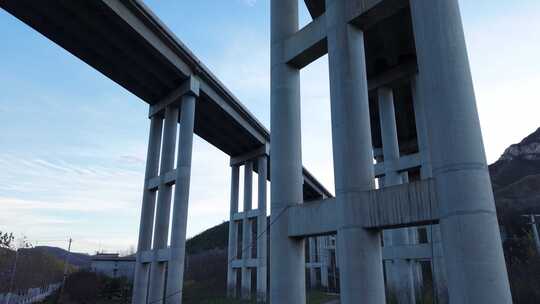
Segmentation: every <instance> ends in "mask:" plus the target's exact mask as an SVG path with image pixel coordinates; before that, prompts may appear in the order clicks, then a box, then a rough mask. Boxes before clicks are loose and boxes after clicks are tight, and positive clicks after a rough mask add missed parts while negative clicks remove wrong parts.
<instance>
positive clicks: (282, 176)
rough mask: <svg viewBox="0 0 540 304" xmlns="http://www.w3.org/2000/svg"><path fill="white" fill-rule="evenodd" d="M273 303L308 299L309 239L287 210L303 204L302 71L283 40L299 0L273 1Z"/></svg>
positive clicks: (295, 21) (293, 21) (293, 29)
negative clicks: (292, 224) (298, 234)
mask: <svg viewBox="0 0 540 304" xmlns="http://www.w3.org/2000/svg"><path fill="white" fill-rule="evenodd" d="M270 7H271V9H270V10H271V21H270V22H271V32H270V36H271V41H270V43H271V63H270V66H271V71H270V79H271V80H270V82H271V85H270V90H271V91H270V104H271V111H270V114H271V115H270V116H271V122H270V126H271V129H272V133H271V140H270V143H271V146H270V151H271V153H272V159H271V163H270V167H271V170H270V171H271V172H272V173H271V174H272V183H271V186H270V189H271V203H270V208H271V216H270V222H271V223H272V225H271V226H270V259H271V261H270V265H271V269H270V302H271V303H281V304H289V303H290V304H293V303H305V302H306V291H305V285H306V284H305V265H304V264H305V256H304V240H303V239H294V238H289V237H288V230H289V229H288V228H289V220H288V216H287V212H288V209H289V208H290V207H291V206H294V205H298V204H302V202H303V197H302V184H303V179H302V148H301V143H302V141H301V135H300V134H301V132H300V125H301V124H300V121H301V118H300V71H299V70H298V69H297V68H294V67H292V66H290V65H289V64H287V62H285V61H284V58H283V53H284V52H285V50H284V41H285V40H286V39H287V38H289V37H290V36H291V35H293V34H294V33H296V32H297V31H298V1H297V0H272V1H271V3H270Z"/></svg>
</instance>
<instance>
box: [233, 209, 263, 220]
mask: <svg viewBox="0 0 540 304" xmlns="http://www.w3.org/2000/svg"><path fill="white" fill-rule="evenodd" d="M263 213H264V214H265V215H266V212H264V210H261V209H254V210H248V211H244V212H237V213H235V214H233V216H232V220H233V221H240V220H243V219H244V218H248V219H253V218H256V217H259V216H260V215H261V214H263Z"/></svg>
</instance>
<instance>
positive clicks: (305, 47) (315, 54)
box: [283, 15, 328, 69]
mask: <svg viewBox="0 0 540 304" xmlns="http://www.w3.org/2000/svg"><path fill="white" fill-rule="evenodd" d="M283 43H284V48H283V49H284V55H283V56H284V57H285V62H287V63H289V64H291V65H292V66H294V67H296V68H298V69H301V68H303V67H305V66H307V65H308V64H310V63H311V62H313V61H315V60H317V59H318V58H320V57H321V56H324V54H326V53H327V52H328V48H327V47H328V46H327V41H326V15H322V16H320V17H318V18H316V19H314V20H313V21H311V22H310V23H309V24H308V25H306V26H305V27H303V28H302V29H301V30H300V31H298V32H296V33H295V34H294V35H292V36H291V37H290V38H288V39H287V40H285V41H284V42H283Z"/></svg>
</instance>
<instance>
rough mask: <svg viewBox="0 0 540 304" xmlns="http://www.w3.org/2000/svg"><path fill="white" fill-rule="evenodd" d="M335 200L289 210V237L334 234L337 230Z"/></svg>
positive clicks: (326, 200) (311, 203)
mask: <svg viewBox="0 0 540 304" xmlns="http://www.w3.org/2000/svg"><path fill="white" fill-rule="evenodd" d="M336 204H337V203H336V199H335V198H329V199H324V200H321V201H315V202H310V203H309V204H302V205H298V206H294V207H291V208H289V211H288V213H289V214H288V216H289V236H291V237H301V236H309V235H324V234H332V233H335V232H336V230H337V211H336V209H337V205H336Z"/></svg>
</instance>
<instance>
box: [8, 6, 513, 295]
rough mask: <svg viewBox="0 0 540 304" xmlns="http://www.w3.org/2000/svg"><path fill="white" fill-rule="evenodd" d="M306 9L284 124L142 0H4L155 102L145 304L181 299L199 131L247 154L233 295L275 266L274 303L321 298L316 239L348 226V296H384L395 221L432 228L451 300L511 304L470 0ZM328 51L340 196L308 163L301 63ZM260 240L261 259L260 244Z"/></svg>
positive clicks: (295, 36)
mask: <svg viewBox="0 0 540 304" xmlns="http://www.w3.org/2000/svg"><path fill="white" fill-rule="evenodd" d="M305 3H306V5H307V7H308V9H309V12H310V13H311V16H312V17H313V20H312V21H311V22H310V23H309V24H308V25H306V26H305V27H303V28H302V29H300V28H299V20H298V19H299V16H298V0H271V1H270V7H271V71H270V73H271V101H270V102H271V126H272V133H271V134H270V132H268V131H267V130H266V129H265V128H264V127H263V125H262V124H261V123H259V122H258V121H257V120H256V118H254V116H253V115H251V114H250V113H249V112H248V111H247V109H245V108H244V107H243V106H242V104H241V103H240V102H239V101H238V100H237V99H236V98H235V97H234V96H233V95H232V93H231V92H229V91H228V90H227V88H225V86H224V85H223V84H221V83H220V82H219V80H218V79H217V78H216V77H215V76H214V75H213V74H212V73H211V72H210V71H209V70H208V68H206V67H205V66H204V65H203V64H202V63H201V62H200V61H199V60H198V59H197V58H196V57H195V55H194V54H192V53H191V52H190V51H189V50H188V49H187V48H186V47H185V46H184V45H183V44H182V42H181V41H180V40H179V39H177V38H176V37H175V36H174V34H172V32H171V31H170V30H169V29H167V27H166V26H165V25H164V24H163V23H162V22H161V21H160V20H159V19H158V18H157V17H156V16H155V15H153V13H152V12H151V10H150V9H149V8H148V7H146V6H145V5H144V4H143V3H142V2H141V1H138V0H95V1H68V0H50V1H32V0H0V7H2V8H3V9H5V10H6V11H8V12H10V13H11V14H13V15H14V16H16V17H17V18H19V19H20V20H21V21H23V22H24V23H26V24H28V25H29V26H31V27H32V28H34V29H35V30H37V31H39V32H40V33H42V34H43V35H44V36H46V37H48V38H49V39H51V40H52V41H54V42H55V43H57V44H58V45H60V46H61V47H63V48H65V49H66V50H67V51H69V52H71V53H72V54H74V55H75V56H77V57H78V58H80V59H81V60H83V61H84V62H86V63H87V64H89V65H90V66H92V67H93V68H95V69H96V70H98V71H100V72H101V73H103V74H104V75H106V76H107V77H109V78H110V79H112V80H113V81H115V82H117V83H118V84H120V85H121V86H122V87H124V88H125V89H127V90H129V91H130V92H132V93H133V94H135V95H136V96H138V97H139V98H140V99H142V100H143V101H145V102H146V103H148V105H149V115H148V116H149V119H150V138H149V145H148V156H147V166H146V175H145V185H144V187H145V188H144V194H143V205H142V214H141V224H140V230H139V243H138V253H137V269H136V278H135V286H134V294H133V303H136V304H138V303H164V302H166V303H181V301H182V299H181V295H182V282H183V271H184V269H183V268H184V256H185V237H186V225H187V207H188V201H189V186H190V174H191V155H192V141H193V134H197V135H199V136H200V137H201V138H203V139H204V140H206V141H207V142H209V143H210V144H212V145H214V146H216V147H217V148H219V149H220V150H222V151H223V152H224V153H226V154H228V155H230V156H231V163H230V164H231V176H232V179H231V181H232V182H231V202H230V203H231V213H230V217H231V222H230V223H231V224H230V235H229V242H230V244H229V258H230V259H231V262H230V263H229V274H228V278H227V280H228V284H229V288H230V290H232V289H233V288H235V287H236V286H238V283H239V282H238V280H240V281H241V282H242V289H243V290H244V289H246V288H251V287H249V286H248V285H247V284H246V282H247V281H248V278H250V276H251V275H252V272H251V271H252V269H257V292H258V294H260V298H259V299H260V300H263V301H264V300H265V299H266V289H267V282H266V276H267V275H266V271H267V269H266V268H267V265H270V268H269V269H268V271H269V272H270V275H269V277H270V282H269V284H268V285H269V291H270V293H269V298H270V302H271V303H276V304H297V303H305V302H306V294H305V271H306V270H305V267H306V265H305V252H304V250H305V243H304V240H305V239H306V238H309V237H313V236H321V235H330V234H337V254H338V256H339V257H338V259H339V263H340V289H341V303H344V304H353V303H355V304H356V303H369V304H383V303H386V298H385V280H384V274H383V263H382V258H383V251H382V245H381V244H382V243H383V241H382V234H383V230H386V229H392V230H388V231H385V232H384V234H385V236H384V243H385V244H384V246H385V247H386V246H387V245H388V243H390V244H393V245H398V246H402V245H407V244H410V239H409V238H410V237H411V229H415V228H413V227H417V226H422V225H432V227H435V231H436V233H437V235H438V234H440V239H441V243H442V249H441V251H442V252H444V254H443V255H444V263H443V264H444V265H445V266H444V267H445V272H446V275H447V285H448V292H449V299H450V303H455V304H458V303H460V304H461V303H463V304H472V303H495V304H499V303H500V304H502V303H511V302H512V300H511V295H510V289H509V284H508V278H507V273H506V267H505V264H504V257H503V253H502V247H501V240H500V235H499V231H498V225H497V218H496V212H495V206H494V200H493V194H492V192H491V185H490V179H489V174H488V171H487V165H486V159H485V155H484V148H483V143H482V136H481V132H480V125H479V120H478V114H477V110H476V102H475V96H474V89H473V85H472V78H471V74H470V68H469V62H468V58H467V52H466V46H465V39H464V34H463V29H462V23H461V17H460V12H459V7H458V0H326V1H325V0H306V1H305ZM326 54H328V59H329V73H330V75H329V79H330V92H331V118H332V145H333V153H334V157H333V158H334V159H333V161H334V176H335V182H336V191H335V192H336V197H332V195H331V194H330V193H329V192H328V191H327V190H326V189H325V188H324V187H323V186H322V185H321V184H320V183H318V182H317V180H316V179H315V178H314V177H313V176H312V175H310V174H309V172H308V171H307V170H305V169H304V168H303V167H302V160H301V140H300V138H301V131H300V70H301V69H302V68H304V67H306V66H307V65H309V64H310V63H312V62H313V61H315V60H316V59H318V58H320V57H322V56H324V55H326ZM178 123H179V124H180V132H179V134H177V124H178ZM176 145H178V146H177V147H178V154H177V155H175V148H176ZM175 157H176V160H177V161H176V162H177V165H176V168H175V165H174V164H175ZM375 160H376V161H377V163H376V164H375V165H374V162H375ZM240 166H243V168H244V170H245V177H246V178H245V181H246V184H245V187H244V191H246V192H245V195H244V197H245V199H244V202H243V204H244V211H243V212H242V213H239V212H238V204H239V202H238V188H239V187H238V175H239V167H240ZM253 171H255V172H258V176H259V181H258V182H259V185H260V186H259V187H258V188H259V193H258V195H257V198H258V200H259V206H260V207H261V208H260V209H258V210H252V208H251V206H252V201H251V197H252V195H251V194H252V193H251V191H252V189H251V179H252V172H253ZM270 177H271V178H272V181H271V202H270V207H271V219H270V225H268V226H269V228H270V257H269V261H267V257H266V241H264V240H265V238H266V234H265V232H266V228H267V227H268V226H267V225H266V208H265V206H266V204H267V202H266V180H267V179H268V180H269V179H270ZM173 185H175V186H174V192H175V193H174V202H172V191H173ZM304 202H306V203H305V204H304ZM307 202H309V203H307ZM171 208H172V211H173V212H172V229H171V243H170V245H169V244H167V239H168V237H169V236H168V232H169V226H168V225H169V214H170V210H171ZM154 213H155V221H154ZM240 231H242V233H240ZM253 231H255V234H254V233H253ZM250 232H251V233H250ZM254 235H255V236H256V237H257V242H255V240H254V239H253V236H254ZM239 243H241V245H240V246H238V244H239ZM254 243H257V245H255V246H256V248H257V252H256V253H252V254H251V255H247V256H246V255H244V254H243V251H244V250H245V249H246V248H247V247H249V246H253V245H254ZM405 247H406V246H405ZM239 248H240V251H242V253H241V254H239V252H238V251H239ZM404 250H405V249H404ZM249 251H251V250H249ZM397 251H399V250H397ZM405 251H406V250H405ZM391 253H392V252H387V253H386V255H387V256H388V255H392V254H391ZM413 255H414V253H413ZM395 256H396V257H397V256H399V254H395ZM267 262H269V264H267ZM394 267H395V274H397V275H395V276H394V278H389V277H387V283H388V284H396V285H398V286H401V287H399V289H400V290H404V291H403V292H402V293H403V294H402V295H399V296H398V297H399V302H400V303H412V302H411V298H410V295H409V294H408V293H410V292H409V291H406V290H407V288H408V287H407V286H409V284H410V280H411V278H410V276H409V275H408V271H409V270H407V267H408V266H407V265H406V264H400V263H395V265H394ZM166 269H168V270H166ZM166 273H167V278H166V277H165V275H166ZM231 293H232V291H231ZM244 293H245V291H242V294H244ZM400 293H401V292H400Z"/></svg>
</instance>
